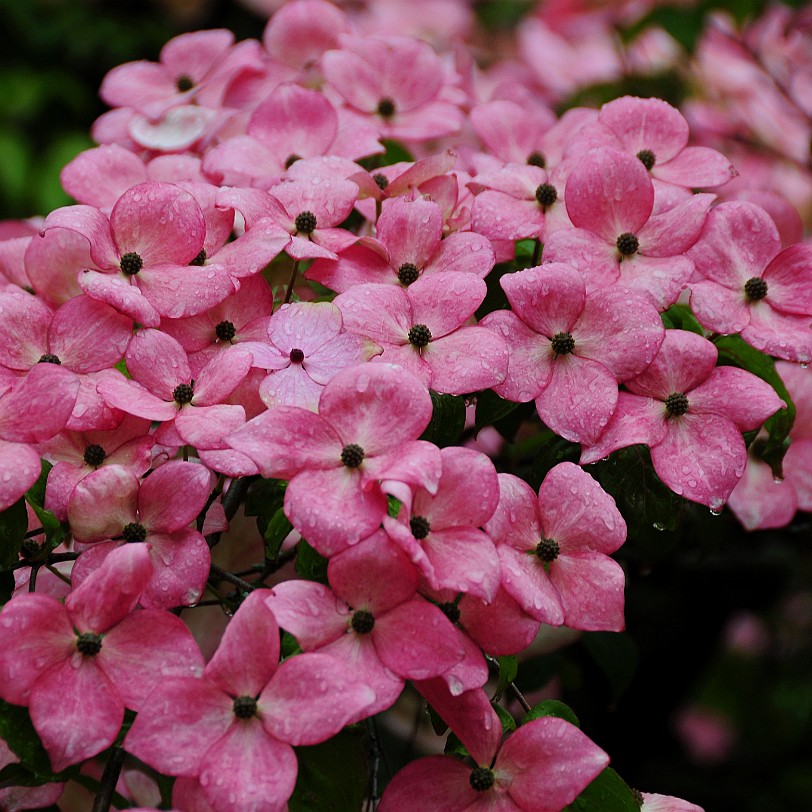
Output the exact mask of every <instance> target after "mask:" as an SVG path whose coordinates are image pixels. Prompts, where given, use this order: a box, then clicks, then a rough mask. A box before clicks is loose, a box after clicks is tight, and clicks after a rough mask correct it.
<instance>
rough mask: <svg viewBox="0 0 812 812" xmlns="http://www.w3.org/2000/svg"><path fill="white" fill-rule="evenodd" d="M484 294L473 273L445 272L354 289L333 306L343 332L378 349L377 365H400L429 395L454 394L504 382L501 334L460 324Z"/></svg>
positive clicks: (341, 296) (504, 352) (503, 345)
mask: <svg viewBox="0 0 812 812" xmlns="http://www.w3.org/2000/svg"><path fill="white" fill-rule="evenodd" d="M486 292H487V287H486V285H485V282H483V281H482V280H481V279H479V278H478V277H476V276H475V275H474V274H471V273H459V272H456V271H446V272H442V273H437V274H432V275H430V276H425V277H423V278H421V279H418V280H417V281H416V282H414V283H413V284H411V285H410V286H409V287H408V288H406V289H405V290H404V289H402V288H398V287H395V286H393V285H375V284H369V285H356V286H355V287H353V288H350V290H348V291H346V292H345V293H342V294H341V295H339V296H337V297H336V299H335V304H336V306H337V307H338V308H339V309H340V310H341V313H342V315H343V317H344V324H345V325H346V327H347V328H348V329H350V330H353V331H355V332H357V333H362V334H364V335H368V336H369V337H370V338H372V339H373V340H374V341H377V342H378V343H379V344H380V345H381V346H382V347H383V353H382V355H381V356H380V359H381V360H382V361H383V362H385V363H390V364H398V365H400V366H401V367H403V369H405V370H408V371H409V372H410V373H412V374H413V375H415V376H416V377H418V378H419V379H420V380H422V381H423V382H424V383H425V385H426V386H428V387H430V388H431V389H433V390H434V391H435V392H445V393H449V394H453V395H459V394H463V393H468V392H475V391H477V390H480V389H488V388H490V387H491V386H495V385H496V384H499V383H501V382H502V381H503V380H504V378H505V371H506V367H507V354H508V348H507V344H506V343H505V342H504V341H503V340H502V338H501V336H497V335H495V334H494V333H493V332H491V331H490V330H485V329H483V328H482V327H476V326H470V327H466V326H463V325H464V324H465V322H467V321H468V319H470V318H471V316H473V314H474V312H475V311H476V309H477V307H479V305H480V304H482V301H483V300H484V298H485V294H486ZM493 339H495V340H493Z"/></svg>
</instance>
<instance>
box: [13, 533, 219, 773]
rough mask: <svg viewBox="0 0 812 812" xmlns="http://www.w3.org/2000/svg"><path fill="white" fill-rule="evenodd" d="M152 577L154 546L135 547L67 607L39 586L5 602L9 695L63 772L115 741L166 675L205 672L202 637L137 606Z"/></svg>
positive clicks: (112, 559)
mask: <svg viewBox="0 0 812 812" xmlns="http://www.w3.org/2000/svg"><path fill="white" fill-rule="evenodd" d="M151 577H152V565H151V564H150V556H149V552H148V551H147V549H146V548H145V547H139V546H126V547H124V548H122V549H119V550H116V551H115V552H114V553H112V554H111V555H110V556H109V558H108V559H107V561H106V562H105V563H104V564H103V565H102V566H101V567H100V568H99V569H98V570H97V571H96V572H95V573H94V574H93V575H91V576H89V577H88V578H87V580H86V581H85V582H84V584H82V585H81V586H79V587H76V588H75V589H74V590H73V591H72V592H71V594H70V595H69V596H68V598H67V599H66V601H65V604H64V606H63V605H62V603H60V602H59V601H57V600H55V599H54V598H51V597H50V596H47V595H39V594H36V593H35V594H25V595H20V596H19V597H17V598H14V599H13V600H12V601H10V602H9V603H7V604H6V605H5V607H4V608H3V612H2V622H1V623H0V641H2V647H0V652H2V653H0V695H2V697H3V699H5V700H6V701H8V702H12V703H14V704H16V705H26V706H27V707H28V708H29V712H30V714H31V721H32V722H33V723H34V727H35V728H36V730H37V733H38V734H39V736H40V738H41V739H42V742H43V744H44V745H45V748H46V750H47V751H48V755H49V756H50V758H51V765H52V767H53V769H54V771H55V772H59V771H61V770H63V769H64V768H65V767H67V766H69V765H70V764H76V763H78V762H80V761H84V760H85V759H86V758H89V757H91V756H94V755H96V754H97V753H100V752H101V751H102V750H105V749H106V748H107V747H109V746H110V745H111V744H112V743H113V740H114V739H115V737H116V735H117V734H118V732H119V729H120V728H121V723H122V721H123V719H124V708H125V707H128V708H131V709H133V710H141V708H142V707H143V705H144V701H145V699H146V697H147V696H148V694H149V692H150V691H151V690H152V688H153V687H154V686H155V685H156V684H157V683H158V682H159V681H162V680H164V679H166V678H167V677H171V676H178V675H180V674H184V675H185V674H190V673H192V674H194V673H200V672H201V671H202V668H203V662H202V657H201V656H200V652H199V650H198V648H197V645H196V644H195V642H194V640H193V639H192V636H191V634H190V633H189V631H188V630H187V629H186V627H185V626H184V625H183V623H182V622H181V621H180V620H179V619H178V618H176V617H175V616H174V615H172V614H169V613H168V612H162V611H158V610H143V611H140V612H133V609H135V607H136V605H137V604H138V599H139V597H140V596H141V591H142V590H143V589H144V588H145V586H146V585H147V583H148V581H149V580H150V578H151ZM21 641H25V642H24V643H22V642H21Z"/></svg>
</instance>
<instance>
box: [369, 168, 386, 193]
mask: <svg viewBox="0 0 812 812" xmlns="http://www.w3.org/2000/svg"><path fill="white" fill-rule="evenodd" d="M372 180H374V181H375V183H376V184H377V185H378V188H379V189H380V190H381V191H383V190H384V189H385V188H386V187H387V186H388V185H389V178H387V177H386V175H383V174H381V173H380V172H376V173H375V174H374V175H373V176H372Z"/></svg>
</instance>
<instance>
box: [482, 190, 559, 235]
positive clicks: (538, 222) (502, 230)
mask: <svg viewBox="0 0 812 812" xmlns="http://www.w3.org/2000/svg"><path fill="white" fill-rule="evenodd" d="M471 225H472V226H473V228H475V229H476V231H477V233H479V234H482V235H484V236H485V237H488V239H490V240H491V241H493V240H510V241H513V240H525V239H531V238H536V237H542V238H543V237H544V212H543V210H542V208H541V206H539V204H538V203H537V202H536V201H535V200H521V199H517V198H516V197H513V196H512V195H509V194H505V193H504V192H497V191H493V190H490V189H488V190H486V191H484V192H480V193H479V194H478V195H477V196H476V197H475V198H474V205H473V208H472V211H471Z"/></svg>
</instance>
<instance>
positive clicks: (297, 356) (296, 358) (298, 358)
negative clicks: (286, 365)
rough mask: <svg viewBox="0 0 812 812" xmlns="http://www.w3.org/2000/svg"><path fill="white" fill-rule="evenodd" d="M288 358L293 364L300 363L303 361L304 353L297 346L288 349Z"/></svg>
mask: <svg viewBox="0 0 812 812" xmlns="http://www.w3.org/2000/svg"><path fill="white" fill-rule="evenodd" d="M290 360H291V361H293V363H294V364H301V363H302V361H304V353H303V352H302V351H301V350H300V349H299V348H298V347H294V348H293V349H292V350H291V351H290Z"/></svg>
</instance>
